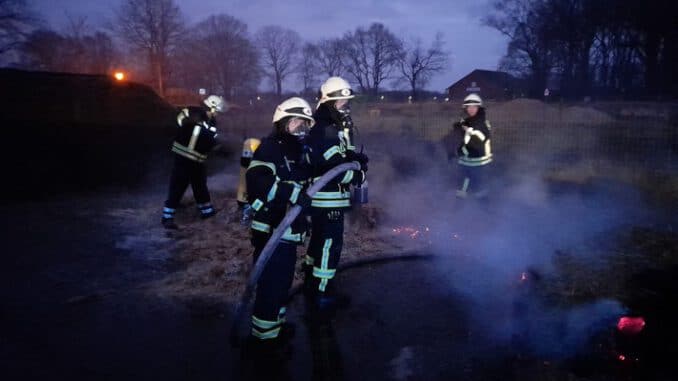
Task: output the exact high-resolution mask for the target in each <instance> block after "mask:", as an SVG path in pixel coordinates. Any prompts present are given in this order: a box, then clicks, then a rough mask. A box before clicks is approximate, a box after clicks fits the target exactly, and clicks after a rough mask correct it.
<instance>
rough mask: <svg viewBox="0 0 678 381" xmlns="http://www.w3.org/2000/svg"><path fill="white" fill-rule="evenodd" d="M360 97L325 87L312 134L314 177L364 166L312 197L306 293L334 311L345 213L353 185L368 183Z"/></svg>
mask: <svg viewBox="0 0 678 381" xmlns="http://www.w3.org/2000/svg"><path fill="white" fill-rule="evenodd" d="M354 96H355V94H354V92H353V90H352V89H351V85H350V84H349V83H348V82H347V81H346V80H344V79H343V78H340V77H331V78H329V79H327V81H325V83H323V84H322V86H321V87H320V95H319V102H318V106H317V109H316V112H315V114H314V115H313V118H314V119H315V121H316V125H315V127H314V128H313V130H312V131H311V136H310V139H309V144H310V146H311V151H312V154H311V162H312V165H313V177H314V178H317V177H320V176H322V175H324V174H325V173H326V172H327V171H328V170H330V169H332V168H334V167H335V166H337V165H339V164H343V163H346V162H351V161H358V162H360V163H361V166H362V168H361V170H360V171H349V172H347V173H346V174H345V175H342V176H340V177H338V178H337V179H335V181H332V182H330V183H329V184H327V186H325V187H324V188H323V189H322V190H321V191H320V192H318V193H317V194H316V195H315V196H314V197H313V203H312V208H311V225H312V227H311V240H310V243H309V248H308V253H307V255H306V261H305V273H306V279H305V290H306V292H307V296H309V297H310V298H311V300H312V301H313V302H314V305H315V306H316V307H318V308H320V309H323V310H325V311H332V310H334V309H335V308H336V307H338V306H339V305H340V304H342V300H341V298H338V297H337V294H336V292H335V287H334V284H333V282H332V280H333V278H334V276H335V274H336V271H337V266H338V264H339V257H340V256H341V250H342V246H343V240H344V212H345V211H346V210H347V209H349V208H350V207H351V193H350V186H351V185H361V184H362V183H364V182H365V173H366V172H367V163H368V161H369V159H368V158H367V156H366V155H364V154H362V153H358V152H356V147H355V142H354V141H353V132H354V126H353V121H352V119H351V114H350V107H349V102H350V100H351V99H353V98H354Z"/></svg>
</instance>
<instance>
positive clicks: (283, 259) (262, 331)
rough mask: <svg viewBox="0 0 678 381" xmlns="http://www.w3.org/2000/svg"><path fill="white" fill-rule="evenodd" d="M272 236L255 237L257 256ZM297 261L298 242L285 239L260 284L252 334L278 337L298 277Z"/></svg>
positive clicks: (275, 252) (273, 255) (268, 264)
mask: <svg viewBox="0 0 678 381" xmlns="http://www.w3.org/2000/svg"><path fill="white" fill-rule="evenodd" d="M267 238H268V235H266V236H265V237H264V236H263V235H262V237H253V240H252V241H253V243H254V244H255V249H254V259H255V261H256V259H257V258H258V256H259V254H260V253H261V250H263V248H264V246H265V245H266V241H267ZM296 261H297V245H296V244H293V243H288V242H285V241H281V242H280V243H279V244H278V247H277V248H276V249H275V250H274V252H273V254H272V255H271V257H270V259H269V260H268V263H267V264H266V267H264V271H263V272H262V273H261V277H260V278H259V282H258V283H257V294H256V297H255V298H254V311H253V313H252V331H251V332H252V336H253V337H255V338H257V339H261V340H267V339H275V338H276V337H278V335H279V334H280V329H281V327H282V324H283V323H284V322H285V303H286V302H287V298H288V292H289V289H290V287H291V286H292V280H293V279H294V269H295V264H296Z"/></svg>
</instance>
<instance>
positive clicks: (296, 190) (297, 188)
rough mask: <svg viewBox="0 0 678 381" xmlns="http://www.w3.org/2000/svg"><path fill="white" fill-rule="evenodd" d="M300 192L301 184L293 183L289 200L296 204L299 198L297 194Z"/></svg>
mask: <svg viewBox="0 0 678 381" xmlns="http://www.w3.org/2000/svg"><path fill="white" fill-rule="evenodd" d="M300 193H301V185H295V186H294V189H292V194H291V195H290V202H291V203H292V204H296V203H297V200H298V199H299V194H300Z"/></svg>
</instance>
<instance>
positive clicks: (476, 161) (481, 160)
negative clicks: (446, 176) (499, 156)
mask: <svg viewBox="0 0 678 381" xmlns="http://www.w3.org/2000/svg"><path fill="white" fill-rule="evenodd" d="M491 162H492V156H491V155H490V156H483V157H477V158H475V157H461V158H459V161H458V163H459V164H461V165H465V166H467V167H480V166H482V165H486V164H490V163H491Z"/></svg>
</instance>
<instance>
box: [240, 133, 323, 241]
mask: <svg viewBox="0 0 678 381" xmlns="http://www.w3.org/2000/svg"><path fill="white" fill-rule="evenodd" d="M310 177H311V169H310V159H309V154H308V149H307V147H306V146H305V145H303V144H302V143H300V142H299V141H298V140H297V139H296V138H295V137H293V136H290V135H288V134H275V133H274V134H273V135H271V136H269V137H267V138H265V139H263V140H262V142H261V145H260V146H259V148H258V149H257V150H256V152H255V153H254V156H253V158H252V162H251V163H250V166H249V168H248V169H247V174H246V181H247V197H248V201H249V203H250V205H251V206H252V209H254V216H253V218H252V226H251V228H252V232H253V234H266V235H270V234H271V233H272V232H273V230H274V229H275V228H276V227H277V226H278V224H280V222H281V221H282V220H283V218H285V214H286V213H287V211H288V208H289V207H290V206H291V205H293V204H295V203H296V202H297V200H298V198H299V195H300V194H301V192H302V191H303V189H304V187H305V186H306V185H307V184H308V183H309V180H310ZM306 230H307V227H306V224H305V217H304V216H300V217H299V218H297V220H296V221H295V223H294V224H292V226H291V227H289V228H288V229H287V230H286V231H285V233H284V235H283V237H282V239H283V240H284V241H287V242H292V243H303V241H304V238H305V235H306Z"/></svg>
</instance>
